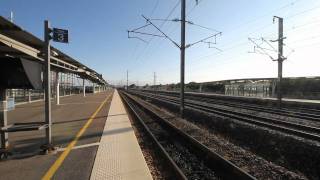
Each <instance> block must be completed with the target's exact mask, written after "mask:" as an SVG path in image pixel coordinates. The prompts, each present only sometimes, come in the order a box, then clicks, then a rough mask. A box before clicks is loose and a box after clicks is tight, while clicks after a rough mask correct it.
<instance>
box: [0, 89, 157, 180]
mask: <svg viewBox="0 0 320 180" xmlns="http://www.w3.org/2000/svg"><path fill="white" fill-rule="evenodd" d="M111 101H112V102H111ZM109 109H110V111H109ZM43 112H44V102H42V101H39V102H33V103H28V104H22V105H18V106H16V108H15V110H13V111H10V112H9V113H8V121H9V123H19V122H20V123H21V122H34V121H39V122H41V121H44V113H43ZM108 114H109V115H108ZM52 120H53V127H52V130H53V133H52V135H53V143H54V145H55V146H56V148H57V150H56V152H55V153H51V154H47V155H43V154H41V150H40V146H41V145H43V144H44V142H45V138H44V137H45V133H44V131H43V130H42V131H24V132H15V133H10V134H9V144H10V146H11V148H10V151H11V152H12V155H11V156H9V157H8V159H5V160H2V161H0V179H13V180H15V179H22V178H23V179H26V180H28V179H30V180H31V179H90V177H91V179H109V177H110V178H112V179H152V178H151V174H150V172H149V169H148V167H147V165H146V162H145V160H144V157H143V154H142V152H141V149H140V147H139V144H138V142H137V139H136V137H135V135H134V133H133V129H132V127H131V124H130V121H129V119H128V116H127V115H126V111H125V109H124V107H123V105H122V102H121V99H120V97H119V95H118V93H117V91H115V92H113V91H111V90H110V91H106V92H101V93H96V94H87V96H86V97H83V96H82V95H73V96H68V97H64V98H62V99H61V100H60V105H55V103H54V102H52ZM17 171H19V173H17Z"/></svg>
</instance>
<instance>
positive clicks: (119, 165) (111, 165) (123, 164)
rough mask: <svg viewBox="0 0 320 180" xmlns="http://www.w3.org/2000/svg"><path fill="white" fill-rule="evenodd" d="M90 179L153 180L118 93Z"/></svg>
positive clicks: (115, 95)
mask: <svg viewBox="0 0 320 180" xmlns="http://www.w3.org/2000/svg"><path fill="white" fill-rule="evenodd" d="M90 179H91V180H104V179H121V180H126V179H128V180H145V179H152V176H151V173H150V171H149V169H148V166H147V164H146V161H145V159H144V156H143V154H142V151H141V149H140V146H139V144H138V141H137V138H136V136H135V134H134V131H133V129H132V126H131V123H130V120H129V118H128V115H127V112H126V110H125V108H124V105H123V103H122V101H121V98H120V96H119V93H118V92H117V91H115V93H114V95H113V99H112V102H111V107H110V110H109V114H108V118H107V122H106V124H105V126H104V130H103V134H102V138H101V140H100V145H99V148H98V152H97V156H96V158H95V162H94V166H93V169H92V173H91V178H90Z"/></svg>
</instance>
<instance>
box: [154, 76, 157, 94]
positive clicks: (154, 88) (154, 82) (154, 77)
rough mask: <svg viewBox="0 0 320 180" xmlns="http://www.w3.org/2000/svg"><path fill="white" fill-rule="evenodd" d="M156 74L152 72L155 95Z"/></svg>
mask: <svg viewBox="0 0 320 180" xmlns="http://www.w3.org/2000/svg"><path fill="white" fill-rule="evenodd" d="M156 78H157V77H156V72H153V90H154V93H156Z"/></svg>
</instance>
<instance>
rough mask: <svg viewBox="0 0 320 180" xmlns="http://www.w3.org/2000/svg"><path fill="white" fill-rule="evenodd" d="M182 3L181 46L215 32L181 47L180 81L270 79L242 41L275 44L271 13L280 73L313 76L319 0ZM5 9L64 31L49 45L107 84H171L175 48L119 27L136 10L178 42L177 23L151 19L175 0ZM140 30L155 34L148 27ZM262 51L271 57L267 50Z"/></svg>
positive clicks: (43, 0) (39, 0) (165, 13)
mask: <svg viewBox="0 0 320 180" xmlns="http://www.w3.org/2000/svg"><path fill="white" fill-rule="evenodd" d="M186 2H187V21H189V22H192V23H193V24H194V25H192V24H190V23H189V24H187V26H186V28H187V29H186V41H187V44H192V43H193V42H196V41H198V40H200V39H202V38H205V37H207V36H210V35H212V34H214V33H216V31H219V32H222V35H221V36H217V38H216V44H214V45H211V46H213V47H215V48H208V44H205V43H198V44H195V45H193V46H191V47H189V48H187V49H186V73H185V76H186V82H191V81H195V82H206V81H215V80H224V79H237V78H254V77H259V78H261V77H276V76H277V62H274V61H272V60H271V59H270V58H269V56H267V55H262V54H257V53H250V52H252V51H253V47H254V44H253V43H252V42H250V41H249V40H248V38H258V39H260V38H261V37H263V38H264V39H265V40H266V42H268V43H270V45H271V46H269V45H268V44H267V43H266V42H264V43H263V44H261V47H263V48H267V49H271V50H272V48H277V43H272V42H270V40H276V39H277V33H278V24H277V21H275V23H273V16H274V15H276V16H280V17H283V18H284V36H285V37H286V39H285V40H284V43H285V46H284V55H285V56H286V57H287V60H285V61H284V65H283V74H284V76H319V75H320V72H319V67H320V66H319V65H320V61H319V56H320V31H319V29H320V1H319V0H268V1H266V0H237V1H235V0H223V1H222V0H199V3H198V5H196V2H195V0H187V1H186ZM11 11H12V12H13V13H14V23H16V24H17V25H19V26H21V27H22V28H23V29H25V30H26V31H28V32H30V33H33V34H35V35H36V36H37V37H39V38H41V39H42V38H43V26H44V25H43V21H44V20H45V19H48V20H49V21H50V23H51V26H52V27H56V28H63V29H68V30H69V38H70V43H69V44H59V43H52V45H53V46H55V47H57V48H58V49H60V50H62V51H63V52H65V53H67V54H68V55H70V56H71V57H73V58H75V59H77V60H78V61H80V62H81V63H83V64H85V65H87V66H89V67H90V68H92V69H94V70H96V71H97V72H98V73H102V74H103V77H104V78H105V79H106V80H107V81H108V82H109V83H112V84H121V83H122V84H124V83H126V72H127V70H128V72H129V83H130V84H131V83H135V84H138V85H144V84H146V83H148V84H153V78H154V72H155V73H156V83H157V84H167V83H177V82H179V79H180V52H179V49H178V48H177V47H176V46H175V45H174V44H173V43H172V42H170V41H169V40H168V39H167V38H162V37H151V36H147V35H137V36H138V37H139V38H141V39H143V40H144V41H146V42H144V41H141V40H139V39H136V38H130V39H128V37H127V35H128V34H127V30H132V29H134V28H137V27H140V26H143V25H145V24H146V21H145V20H144V19H143V17H142V16H141V15H144V16H146V17H147V18H150V19H154V20H152V22H153V23H154V24H155V25H156V26H157V27H161V28H160V29H161V30H162V31H163V32H164V33H165V34H167V35H168V36H169V37H170V38H171V39H172V40H174V41H175V42H177V43H179V42H180V24H179V22H173V21H161V20H156V19H166V18H167V19H169V20H173V19H179V18H180V0H126V1H125V0H117V1H108V0H95V1H89V0H77V1H71V0H55V1H49V0H28V1H21V0H0V15H1V16H4V17H9V15H10V12H11ZM170 12H171V13H170ZM169 15H170V16H169ZM196 25H201V26H204V27H207V28H208V29H205V28H202V27H200V26H196ZM213 30H216V31H213ZM140 31H141V32H145V33H151V34H157V35H160V32H159V31H157V30H156V29H155V28H154V27H152V26H147V27H146V28H143V29H141V30H140ZM214 40H215V39H214V38H213V39H210V42H213V41H214ZM208 41H209V40H208ZM257 43H260V41H257ZM216 48H218V49H219V50H218V49H216ZM266 51H267V52H268V54H269V55H270V56H272V57H274V58H276V53H275V52H273V51H270V50H266Z"/></svg>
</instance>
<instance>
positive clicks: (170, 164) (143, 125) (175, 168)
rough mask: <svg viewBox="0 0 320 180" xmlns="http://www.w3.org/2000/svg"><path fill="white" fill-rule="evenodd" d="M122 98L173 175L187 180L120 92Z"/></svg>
mask: <svg viewBox="0 0 320 180" xmlns="http://www.w3.org/2000/svg"><path fill="white" fill-rule="evenodd" d="M120 96H121V98H122V99H123V101H124V102H125V105H126V107H128V109H129V110H130V111H131V112H132V114H133V115H134V117H135V118H136V119H137V120H138V122H139V123H140V125H142V127H143V129H144V131H145V132H147V135H148V136H149V137H150V138H151V140H152V141H153V143H154V144H155V145H156V146H157V148H156V149H155V150H157V151H158V153H159V154H160V156H162V158H164V160H165V161H166V162H167V164H168V165H169V166H170V167H171V169H172V170H173V174H175V175H176V177H177V178H178V179H183V180H186V179H187V177H186V176H185V174H184V173H183V172H182V170H181V169H180V168H179V167H178V165H177V164H176V163H175V162H174V160H173V159H172V158H171V157H170V155H169V154H168V153H167V151H166V150H165V149H164V147H163V146H162V145H161V144H160V142H159V141H158V140H157V138H156V137H155V136H154V135H153V133H152V132H151V131H150V129H149V128H148V126H147V125H146V124H145V123H144V121H143V119H142V118H141V117H140V115H139V114H138V113H137V112H136V110H135V108H134V106H133V105H132V104H131V103H130V102H129V100H128V99H127V97H126V96H123V95H122V93H121V92H120Z"/></svg>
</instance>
